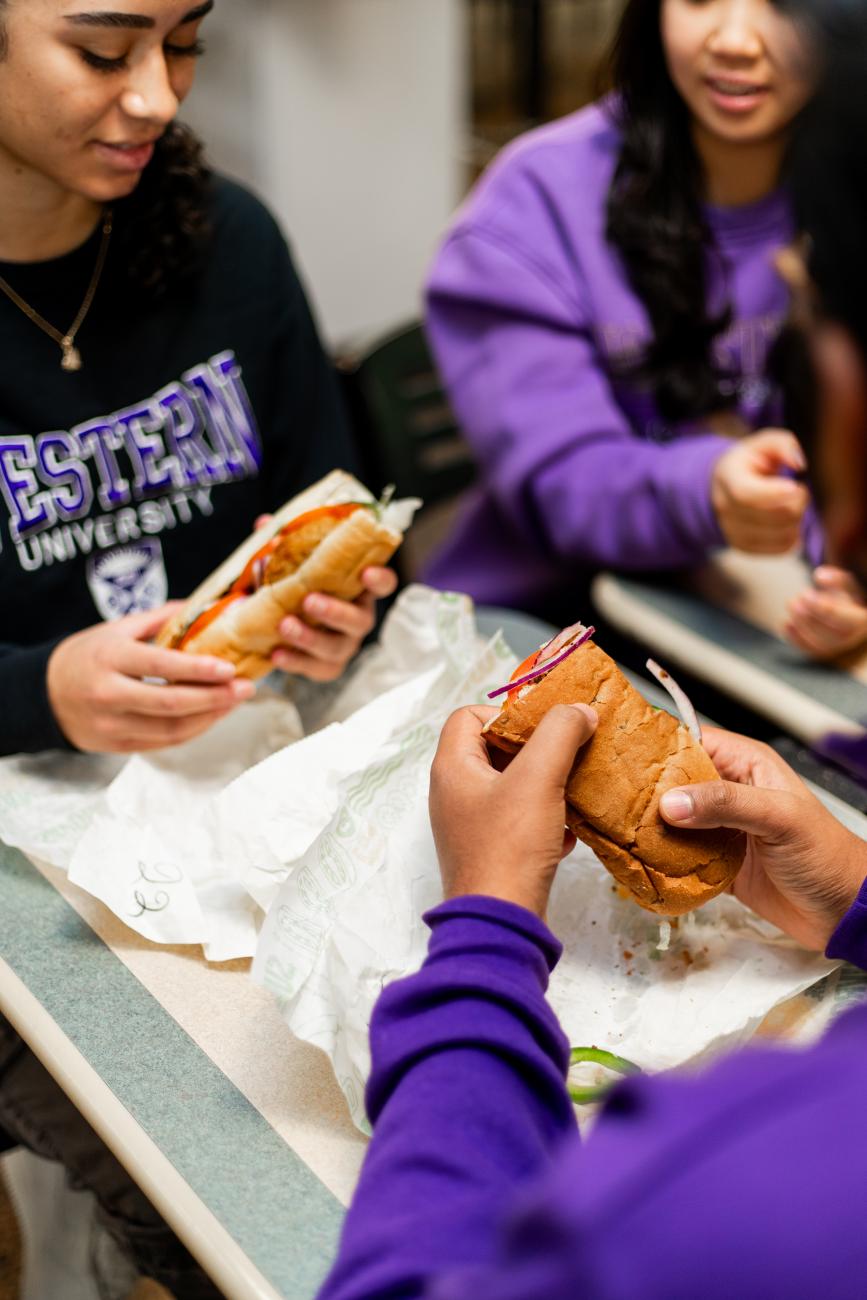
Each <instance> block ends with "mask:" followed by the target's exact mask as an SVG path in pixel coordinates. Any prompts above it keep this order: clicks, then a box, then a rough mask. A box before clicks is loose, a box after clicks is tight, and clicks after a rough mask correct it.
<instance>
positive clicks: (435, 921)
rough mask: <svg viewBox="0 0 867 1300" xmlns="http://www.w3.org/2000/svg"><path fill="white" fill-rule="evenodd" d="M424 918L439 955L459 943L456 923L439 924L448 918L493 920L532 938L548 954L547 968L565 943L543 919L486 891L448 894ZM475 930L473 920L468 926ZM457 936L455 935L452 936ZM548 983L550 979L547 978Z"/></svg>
mask: <svg viewBox="0 0 867 1300" xmlns="http://www.w3.org/2000/svg"><path fill="white" fill-rule="evenodd" d="M422 919H423V921H424V922H425V924H426V925H427V926H429V928H430V929H431V930H432V931H433V933H432V935H431V940H430V945H429V948H428V956H429V958H431V957H434V958H435V957H437V956H438V955H440V954H442V953H443V952H444V951H446V949H447V948H450V947H451V946H452V945H453V944H456V943H457V942H458V941H459V940H458V933H459V931H458V929H457V928H456V927H454V926H445V927H442V928H440V923H441V922H442V921H447V920H464V921H468V922H470V923H472V922H474V921H493V922H494V923H495V924H496V925H501V926H505V927H506V929H508V930H511V931H513V933H515V934H517V935H520V936H521V937H522V938H524V939H529V940H530V942H531V943H532V944H534V945H535V946H536V948H538V949H539V951H540V952H541V954H542V956H543V957H544V958H545V964H546V966H547V967H548V971H549V972H550V971H552V970H553V969H554V967H555V966H556V965H557V962H558V961H559V960H560V958H561V957H562V956H563V945H562V943H561V942H560V940H559V939H558V938H556V936H555V935H553V934H552V933H551V931H550V930H549V929H548V927H547V925H546V924H545V922H544V921H540V920H539V918H538V916H536V915H535V914H534V913H533V912H530V911H528V910H527V908H526V907H519V906H518V904H517V903H507V902H506V900H505V899H504V898H490V897H489V896H488V895H487V894H464V895H462V896H461V897H460V898H449V899H447V900H446V902H445V903H440V904H439V906H438V907H433V908H431V910H430V911H429V912H425V914H424V916H423V918H422ZM468 928H469V930H470V932H471V933H472V928H473V927H472V924H471V925H470V927H468ZM453 936H454V937H453ZM545 983H546V984H547V981H545Z"/></svg>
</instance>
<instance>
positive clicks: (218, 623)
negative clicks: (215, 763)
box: [157, 470, 421, 679]
mask: <svg viewBox="0 0 867 1300" xmlns="http://www.w3.org/2000/svg"><path fill="white" fill-rule="evenodd" d="M420 504H421V503H420V502H418V501H416V500H407V501H395V502H390V503H389V504H388V505H386V506H384V507H382V508H380V507H379V506H378V505H377V503H376V501H375V499H374V497H373V495H372V494H371V493H370V492H369V491H368V489H367V488H365V487H364V486H363V484H361V483H360V482H359V481H358V480H357V479H356V478H353V476H352V475H351V474H346V473H344V472H343V471H342V470H335V471H333V473H331V474H329V475H327V476H326V478H324V479H322V480H321V481H320V482H319V483H317V484H314V486H313V487H311V488H308V489H307V491H305V492H302V493H300V494H299V495H298V496H297V497H294V498H293V499H292V500H291V501H289V502H287V503H286V505H285V506H282V507H281V509H280V510H278V511H277V513H276V514H275V515H274V516H273V518H272V519H271V520H269V522H268V523H267V524H266V525H265V526H264V527H262V528H259V529H257V530H256V532H255V533H253V534H252V535H251V536H250V537H248V538H247V540H246V541H245V542H243V543H242V544H241V545H240V546H239V547H238V548H237V550H235V551H234V552H233V553H232V555H230V556H229V557H228V559H227V560H225V561H224V562H223V564H221V565H220V567H219V568H218V569H216V570H215V572H214V573H212V574H211V575H210V577H208V578H206V579H205V581H204V582H203V583H202V584H201V585H200V586H199V587H198V588H197V589H196V591H194V592H193V594H192V596H190V598H189V600H187V601H186V603H185V604H184V606H183V608H182V609H181V610H180V611H179V612H178V613H177V614H176V615H175V617H174V618H172V619H171V620H170V621H169V622H168V623H167V624H166V626H165V627H164V628H162V630H161V631H160V633H159V635H158V637H157V643H158V644H160V645H163V646H167V647H168V648H170V649H177V650H183V651H185V652H188V653H190V654H207V655H216V656H217V657H218V658H220V659H226V660H228V661H229V662H230V663H233V664H234V665H235V667H236V670H237V673H238V676H240V677H249V678H253V679H256V678H259V677H264V676H265V675H266V674H267V673H269V672H271V671H272V669H273V664H272V663H271V655H272V653H273V652H274V650H275V649H276V648H277V647H278V646H279V645H280V644H281V640H280V635H279V626H280V623H281V622H282V621H283V619H284V618H286V617H287V616H288V615H290V614H299V615H300V610H301V606H302V604H303V602H304V599H305V597H306V596H308V595H309V594H310V593H311V592H314V591H317V592H323V593H324V594H325V595H327V596H334V597H336V598H337V599H339V600H355V599H356V598H357V597H358V596H360V595H361V593H362V592H363V590H364V584H363V582H362V579H361V575H362V573H363V572H364V570H365V569H366V568H368V567H369V566H370V565H379V564H387V563H388V561H389V560H390V559H391V557H392V556H393V555H394V553H395V551H396V550H397V548H398V547H399V546H400V544H401V542H402V541H403V533H404V531H405V529H406V528H407V527H408V526H409V524H410V522H411V520H412V516H413V513H414V511H415V509H416V508H417V507H418V506H419V505H420ZM291 525H295V526H294V527H291V528H290V531H289V532H288V533H285V534H284V532H283V530H284V529H287V527H290V526H291ZM262 552H266V553H267V555H266V558H264V559H260V560H259V561H258V563H259V564H260V565H261V566H262V567H261V568H260V569H259V575H258V578H257V579H256V581H259V582H260V583H261V585H258V586H257V587H255V589H252V586H251V584H253V582H254V577H253V573H254V571H255V568H256V565H257V558H256V557H258V556H260V555H261V553H262ZM262 574H264V575H265V576H264V580H263V579H262ZM248 588H249V590H248ZM233 589H234V590H233Z"/></svg>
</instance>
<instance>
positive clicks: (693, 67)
mask: <svg viewBox="0 0 867 1300" xmlns="http://www.w3.org/2000/svg"><path fill="white" fill-rule="evenodd" d="M661 31H662V44H663V48H664V50H665V57H666V62H667V65H668V71H669V75H670V76H671V79H672V81H673V82H674V85H675V86H676V87H677V90H678V91H679V93H680V95H681V96H682V98H683V100H684V102H685V103H686V105H687V108H688V109H689V111H690V113H691V115H692V118H693V122H694V126H695V129H696V131H697V132H698V133H699V135H701V134H705V135H706V136H709V137H710V138H712V139H714V140H718V141H725V142H729V143H741V144H759V143H763V142H766V141H769V140H773V139H775V138H777V137H779V136H781V135H783V134H784V133H785V131H786V128H787V127H788V126H789V124H790V123H791V122H792V120H793V119H794V118H795V117H796V115H797V114H798V113H799V112H800V110H801V109H802V108H803V107H804V105H805V104H806V102H807V100H808V99H809V98H810V95H811V93H812V90H813V69H812V65H811V62H810V60H809V57H808V45H807V41H806V40H805V38H804V36H803V34H802V33H801V32H800V31H799V30H798V28H797V27H796V26H795V24H794V23H793V22H792V21H791V20H790V19H788V18H787V17H786V16H785V15H784V14H783V13H782V12H781V11H780V10H779V9H777V8H776V7H775V6H774V5H773V4H771V3H770V0H662V7H661Z"/></svg>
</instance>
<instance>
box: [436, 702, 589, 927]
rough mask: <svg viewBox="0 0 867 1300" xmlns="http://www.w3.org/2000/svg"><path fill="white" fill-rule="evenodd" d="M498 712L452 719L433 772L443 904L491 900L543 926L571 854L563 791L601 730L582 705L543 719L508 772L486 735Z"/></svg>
mask: <svg viewBox="0 0 867 1300" xmlns="http://www.w3.org/2000/svg"><path fill="white" fill-rule="evenodd" d="M496 712H497V710H496V709H485V708H470V709H460V710H459V711H458V712H457V713H453V714H452V716H451V717H450V718H449V720H448V722H447V723H446V725H445V727H444V729H443V734H442V736H441V737H440V743H439V748H438V749H437V753H436V758H435V759H434V763H433V767H432V769H431V784H430V817H431V825H432V826H433V833H434V840H435V842H436V847H437V855H438V857H439V863H440V872H441V873H442V878H443V889H444V893H445V897H446V898H455V897H458V896H460V895H462V894H486V895H489V896H490V897H493V898H504V899H506V900H507V901H508V902H511V903H517V904H518V905H519V906H520V907H526V908H528V909H529V911H531V912H535V913H536V915H537V916H540V917H541V918H542V919H543V920H544V918H545V911H546V909H547V906H548V896H549V894H550V892H551V886H552V884H553V883H554V876H555V874H556V871H557V867H558V866H559V864H560V861H561V860H562V858H563V857H565V855H566V854H567V853H569V852H571V850H572V849H573V848H574V846H575V840H574V837H573V836H572V835H570V834H569V833H568V832H567V831H566V830H565V823H566V799H565V794H564V791H565V787H566V782H567V780H568V779H569V773H570V771H571V769H572V764H573V763H574V762H575V754H576V752H577V750H578V749H579V748H580V746H581V745H584V744H586V742H587V741H588V740H589V739H590V737H591V736H592V735H593V732H594V731H595V730H596V723H597V717H596V714H595V712H594V711H593V709H591V708H589V707H588V706H587V705H584V704H575V705H567V704H562V705H557V706H556V707H555V708H553V709H551V710H550V712H549V713H547V714H546V715H545V717H544V718H543V719H542V721H541V722H540V723H539V726H538V727H537V728H536V730H535V732H534V733H533V735H532V736H531V737H530V739H529V741H528V742H527V744H526V745H525V746H524V747H523V749H522V750H521V752H520V753H519V754H518V755H517V756H516V757H515V758H513V759H512V761H511V763H510V764H509V766H508V767H507V768H506V770H505V771H504V772H498V771H497V770H496V769H495V768H494V767H493V765H492V764H491V760H490V757H489V755H488V749H487V745H486V744H485V739H484V736H483V735H482V728H483V727H484V725H485V723H486V722H487V721H488V719H489V718H492V717H493V716H494V715H495V714H496Z"/></svg>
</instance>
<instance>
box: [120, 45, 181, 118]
mask: <svg viewBox="0 0 867 1300" xmlns="http://www.w3.org/2000/svg"><path fill="white" fill-rule="evenodd" d="M178 103H179V100H178V97H177V95H176V94H175V92H174V89H173V87H172V83H171V78H170V76H169V69H168V66H167V64H166V60H165V55H164V54H163V52H162V50H155V51H154V52H153V53H152V54H150V55H148V57H147V58H145V59H142V60H141V62H140V63H138V64H137V65H136V66H135V67H134V68H133V69H132V71H131V74H130V77H129V79H128V81H127V84H126V86H125V87H124V92H123V94H122V96H121V108H122V109H123V111H124V113H126V114H127V116H128V117H132V118H135V119H136V120H138V121H147V122H152V123H154V125H156V126H168V124H169V122H171V121H172V120H173V119H174V117H175V115H176V113H177V111H178Z"/></svg>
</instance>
